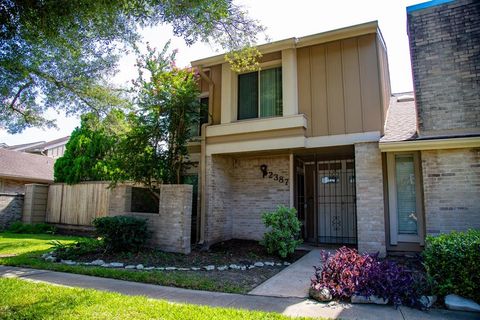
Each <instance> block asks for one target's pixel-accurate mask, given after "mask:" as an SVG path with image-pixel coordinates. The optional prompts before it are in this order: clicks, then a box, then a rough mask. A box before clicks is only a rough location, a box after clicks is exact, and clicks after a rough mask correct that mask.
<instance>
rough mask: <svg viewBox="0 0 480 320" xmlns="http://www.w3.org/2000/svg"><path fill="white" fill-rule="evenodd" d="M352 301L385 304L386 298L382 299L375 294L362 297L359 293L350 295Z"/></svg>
mask: <svg viewBox="0 0 480 320" xmlns="http://www.w3.org/2000/svg"><path fill="white" fill-rule="evenodd" d="M352 303H374V304H387V303H388V299H383V298H380V297H377V296H369V297H364V296H360V295H353V296H352Z"/></svg>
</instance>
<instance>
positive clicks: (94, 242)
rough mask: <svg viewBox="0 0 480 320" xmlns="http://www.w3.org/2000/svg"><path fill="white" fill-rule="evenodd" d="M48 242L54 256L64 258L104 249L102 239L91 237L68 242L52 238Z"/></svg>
mask: <svg viewBox="0 0 480 320" xmlns="http://www.w3.org/2000/svg"><path fill="white" fill-rule="evenodd" d="M50 244H51V245H52V246H53V251H54V252H55V254H56V256H57V257H58V258H60V259H64V260H70V259H76V258H78V257H81V256H83V255H85V254H89V253H99V252H102V251H104V250H105V245H104V243H103V241H102V240H99V239H92V238H84V239H80V240H78V241H76V242H74V243H68V244H65V243H62V242H60V241H58V240H53V241H51V242H50Z"/></svg>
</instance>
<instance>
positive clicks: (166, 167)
mask: <svg viewBox="0 0 480 320" xmlns="http://www.w3.org/2000/svg"><path fill="white" fill-rule="evenodd" d="M168 48H169V44H167V45H166V46H165V47H164V49H163V50H162V51H161V52H156V51H155V50H153V49H151V48H148V53H147V54H145V55H141V56H140V57H139V59H138V61H137V66H138V72H139V76H138V78H137V79H136V80H135V81H134V91H135V96H136V100H135V105H136V108H137V109H136V111H135V113H134V114H131V115H130V117H129V121H130V126H131V130H130V131H129V132H128V134H127V135H126V136H125V139H124V140H123V141H122V143H121V144H120V147H119V148H118V149H117V150H116V156H117V157H118V159H119V160H118V163H120V164H121V165H120V166H121V167H122V170H123V171H124V172H125V173H126V175H127V176H128V177H129V178H130V179H132V180H134V181H135V182H140V183H142V184H144V185H146V186H148V187H150V188H151V189H155V188H156V187H158V185H159V184H160V183H180V178H181V175H182V172H183V169H184V167H185V165H186V157H187V155H188V151H187V142H188V141H189V140H190V139H191V138H192V136H193V134H194V133H193V132H191V128H192V125H193V124H194V123H195V122H197V121H198V120H199V117H200V113H201V110H200V104H199V101H198V95H199V89H198V78H197V75H196V74H195V72H194V71H193V70H187V69H179V68H177V67H175V51H174V52H173V53H168Z"/></svg>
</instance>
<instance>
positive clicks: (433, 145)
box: [378, 137, 480, 152]
mask: <svg viewBox="0 0 480 320" xmlns="http://www.w3.org/2000/svg"><path fill="white" fill-rule="evenodd" d="M378 145H379V148H380V151H382V152H393V151H414V150H435V149H458V148H478V147H480V137H466V138H447V139H431V140H412V141H398V142H380V143H379V144H378Z"/></svg>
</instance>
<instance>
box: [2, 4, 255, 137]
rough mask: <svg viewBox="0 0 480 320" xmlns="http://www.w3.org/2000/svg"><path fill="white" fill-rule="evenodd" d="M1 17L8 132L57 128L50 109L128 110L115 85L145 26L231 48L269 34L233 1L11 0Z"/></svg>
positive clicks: (4, 116) (79, 111)
mask: <svg viewBox="0 0 480 320" xmlns="http://www.w3.org/2000/svg"><path fill="white" fill-rule="evenodd" d="M0 17H1V19H0V108H1V109H2V112H1V113H0V127H2V128H6V129H8V131H9V132H10V133H17V132H21V131H22V130H24V129H25V128H28V127H32V126H36V127H54V126H56V124H55V120H54V119H51V118H50V119H49V118H48V117H46V112H47V111H49V110H57V111H58V110H63V111H65V112H66V113H67V114H72V113H76V114H82V113H85V112H90V111H95V112H97V113H103V112H105V110H107V109H109V108H110V107H112V106H116V107H122V106H124V105H125V99H123V97H122V95H121V92H120V91H119V90H118V89H117V88H114V87H112V86H111V85H109V84H108V80H109V79H110V78H111V77H112V76H113V75H114V73H115V72H116V67H117V62H118V59H119V57H120V56H121V55H123V54H124V53H125V52H126V50H125V49H129V47H130V45H131V44H133V43H135V42H136V41H137V40H139V38H140V37H139V32H138V31H139V27H140V28H141V27H146V26H155V25H158V24H162V23H169V24H171V25H172V26H173V32H174V34H175V35H176V36H180V37H183V38H184V39H185V41H186V43H187V44H189V45H190V44H192V43H194V42H196V41H198V40H200V41H205V42H211V43H212V42H213V43H216V44H219V45H220V46H222V47H223V48H224V49H227V50H238V49H239V48H242V47H243V46H244V45H250V44H252V43H254V42H255V40H256V34H257V32H261V31H263V30H264V28H263V27H261V26H260V25H259V23H258V21H255V20H253V19H251V18H249V17H248V16H247V13H246V11H245V10H244V9H243V8H241V7H239V6H235V5H234V4H233V3H232V2H231V1H230V0H198V1H193V2H192V1H184V2H180V3H179V2H178V1H173V0H165V1H156V0H119V1H97V0H82V1H71V0H56V1H52V0H46V1H30V0H4V1H2V5H1V6H0Z"/></svg>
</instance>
